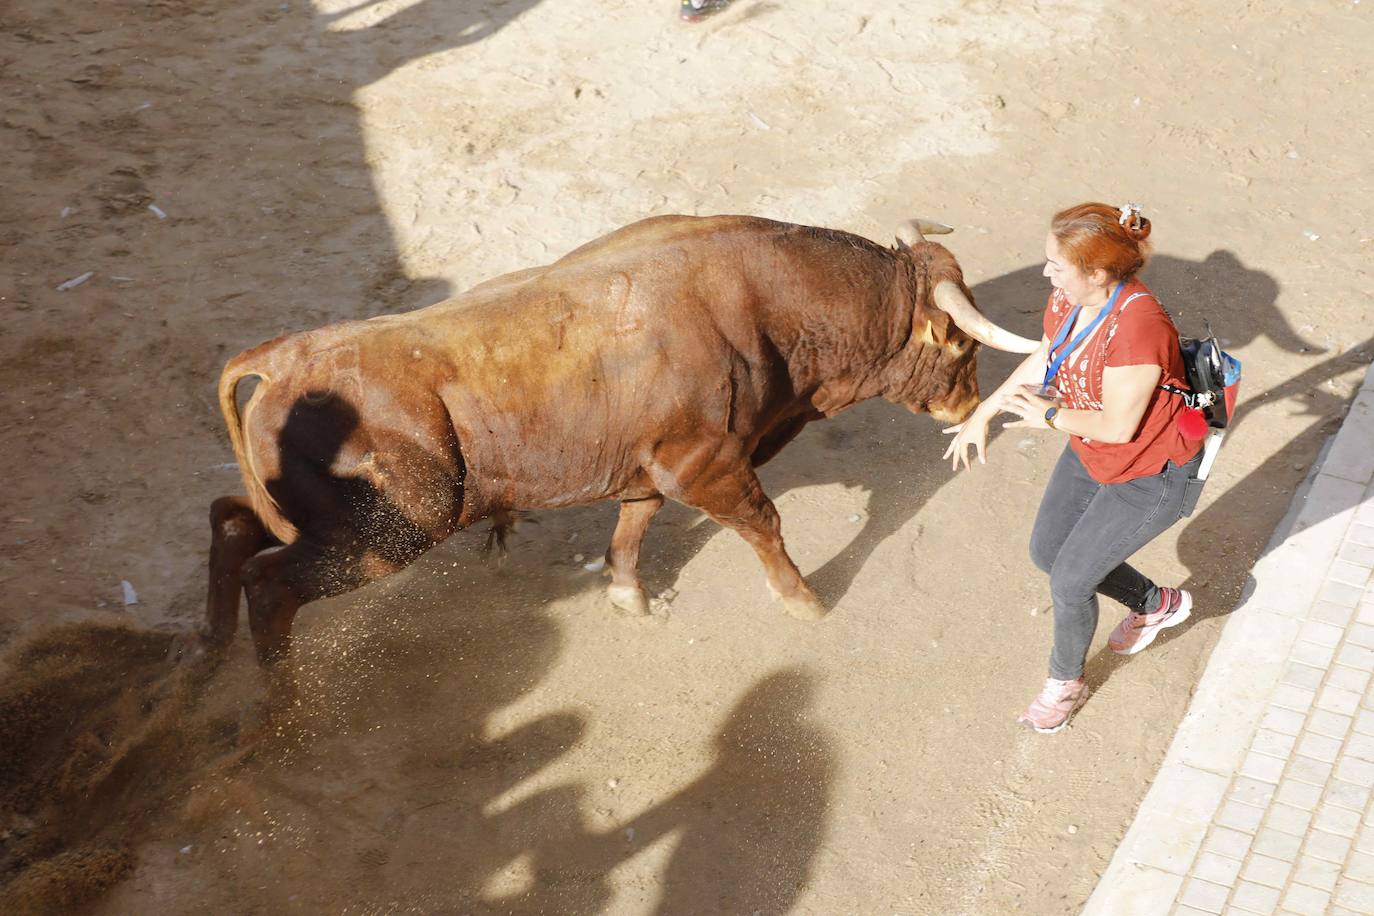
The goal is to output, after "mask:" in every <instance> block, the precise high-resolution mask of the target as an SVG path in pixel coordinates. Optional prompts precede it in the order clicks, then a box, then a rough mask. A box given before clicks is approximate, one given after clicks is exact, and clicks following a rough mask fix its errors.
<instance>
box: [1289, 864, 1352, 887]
mask: <svg viewBox="0 0 1374 916" xmlns="http://www.w3.org/2000/svg"><path fill="white" fill-rule="evenodd" d="M1340 876H1341V866H1340V865H1339V864H1338V863H1336V862H1327V861H1325V860H1324V859H1317V858H1313V857H1312V856H1308V855H1304V856H1303V857H1302V858H1301V859H1299V860H1298V867H1297V869H1296V870H1295V871H1294V872H1293V880H1294V881H1296V882H1298V883H1299V884H1306V885H1307V886H1308V887H1315V888H1318V889H1320V890H1324V891H1329V890H1331V889H1332V888H1334V887H1335V886H1336V880H1337V879H1338V878H1340Z"/></svg>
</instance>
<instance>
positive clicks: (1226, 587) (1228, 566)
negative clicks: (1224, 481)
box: [1084, 338, 1374, 689]
mask: <svg viewBox="0 0 1374 916" xmlns="http://www.w3.org/2000/svg"><path fill="white" fill-rule="evenodd" d="M1371 351H1374V338H1371V339H1369V340H1367V341H1365V342H1364V343H1363V344H1361V345H1359V346H1357V347H1354V348H1352V349H1350V350H1347V351H1346V352H1344V353H1342V354H1339V355H1337V356H1332V357H1329V358H1327V359H1324V360H1322V361H1321V362H1320V363H1318V364H1317V365H1315V366H1312V367H1311V368H1309V369H1306V370H1304V371H1303V372H1301V373H1299V374H1298V375H1296V376H1294V377H1293V378H1291V379H1289V380H1287V381H1285V382H1282V383H1280V384H1278V385H1275V386H1274V387H1272V388H1270V389H1268V390H1266V391H1262V392H1259V393H1257V394H1255V395H1254V396H1252V397H1248V398H1247V397H1245V396H1244V394H1243V388H1242V398H1241V401H1240V407H1239V408H1238V409H1237V411H1236V417H1235V420H1234V422H1233V423H1232V425H1231V428H1230V430H1229V431H1228V435H1229V434H1230V433H1233V432H1234V431H1235V430H1236V429H1237V428H1239V427H1241V426H1242V425H1244V424H1247V423H1252V422H1256V421H1254V420H1252V419H1250V413H1249V411H1248V410H1247V409H1246V408H1247V407H1249V408H1250V409H1251V410H1253V409H1255V408H1258V407H1260V406H1262V405H1274V404H1285V403H1289V402H1293V401H1296V406H1297V409H1296V410H1295V411H1294V415H1306V416H1310V417H1311V418H1312V422H1311V423H1310V424H1309V425H1308V426H1307V427H1306V428H1305V429H1303V430H1301V431H1300V432H1299V433H1298V434H1297V435H1295V436H1293V437H1292V438H1290V439H1289V440H1288V441H1287V442H1284V443H1283V444H1282V445H1281V446H1280V447H1279V449H1278V450H1277V451H1275V452H1274V453H1273V454H1272V455H1270V456H1269V457H1268V458H1266V459H1265V460H1264V462H1263V463H1262V464H1260V466H1259V467H1257V468H1255V469H1254V470H1253V471H1251V472H1250V473H1248V474H1246V475H1245V476H1244V477H1243V478H1241V479H1240V480H1238V481H1236V482H1235V483H1233V484H1231V485H1230V486H1229V487H1227V488H1226V490H1225V491H1224V492H1222V493H1221V494H1219V495H1218V496H1217V497H1216V498H1215V499H1214V500H1212V501H1211V502H1210V503H1208V504H1207V506H1206V508H1204V509H1203V510H1202V511H1201V512H1199V513H1197V514H1196V515H1195V516H1193V517H1191V518H1189V519H1184V521H1183V525H1184V526H1185V527H1184V528H1183V530H1182V532H1181V533H1180V534H1179V538H1178V554H1179V557H1180V559H1181V560H1182V561H1183V563H1184V565H1185V566H1187V567H1188V570H1189V573H1188V576H1187V578H1186V579H1185V580H1184V581H1183V582H1182V583H1181V584H1180V585H1179V587H1180V588H1186V589H1188V590H1189V591H1190V592H1192V593H1193V612H1192V618H1193V620H1202V619H1206V618H1209V617H1222V616H1225V615H1228V614H1230V613H1231V612H1232V611H1233V610H1235V608H1236V607H1237V606H1238V604H1239V603H1240V601H1241V600H1242V598H1243V597H1244V595H1245V594H1246V592H1247V591H1248V590H1249V589H1250V588H1252V587H1253V585H1254V580H1253V578H1252V576H1251V575H1250V571H1251V569H1253V568H1254V565H1255V563H1256V562H1258V561H1259V559H1260V558H1261V557H1263V556H1264V554H1265V553H1266V551H1267V548H1268V546H1269V544H1270V540H1271V537H1272V535H1273V531H1272V527H1271V526H1269V525H1255V524H1252V523H1251V522H1252V520H1254V519H1258V518H1265V517H1266V516H1269V517H1274V516H1275V513H1276V511H1278V512H1281V511H1283V509H1285V508H1286V507H1287V506H1288V504H1289V502H1290V501H1291V500H1292V498H1293V492H1292V491H1291V490H1290V489H1288V488H1286V487H1284V486H1282V485H1281V482H1282V481H1285V480H1288V479H1291V478H1292V476H1293V473H1294V471H1295V469H1299V468H1302V467H1304V466H1305V464H1306V462H1307V461H1309V460H1310V458H1311V456H1312V455H1313V454H1316V453H1317V452H1318V451H1319V450H1320V448H1321V443H1322V442H1323V441H1324V440H1325V439H1327V438H1328V437H1330V436H1331V435H1333V434H1334V433H1335V432H1336V431H1337V430H1339V428H1340V420H1339V417H1340V415H1341V412H1342V410H1343V409H1344V408H1345V407H1346V406H1347V399H1346V398H1344V397H1342V396H1341V395H1339V394H1337V393H1336V392H1334V391H1332V390H1331V388H1330V387H1329V386H1328V385H1327V383H1328V382H1330V381H1331V380H1333V379H1335V378H1337V377H1339V376H1341V375H1344V374H1346V373H1349V372H1352V371H1356V370H1359V369H1363V368H1364V367H1365V366H1366V365H1367V362H1368V358H1367V356H1365V355H1362V354H1368V353H1369V352H1371ZM1241 384H1242V386H1243V385H1244V379H1243V378H1242V381H1241ZM1225 461H1226V446H1225V445H1223V447H1222V451H1221V453H1220V456H1219V458H1218V466H1219V467H1224V465H1225ZM1211 485H1212V484H1210V483H1209V486H1211ZM1204 493H1205V491H1204ZM1349 508H1351V506H1350V505H1339V504H1336V505H1332V506H1330V511H1331V513H1332V514H1335V513H1339V512H1342V511H1344V510H1346V509H1349ZM1276 521H1277V519H1276ZM1313 521H1314V522H1315V521H1318V520H1317V519H1314V520H1313ZM1191 626H1192V623H1191V621H1190V622H1189V623H1188V624H1185V625H1183V626H1180V627H1174V628H1171V629H1168V630H1163V631H1161V632H1160V634H1159V636H1158V637H1157V638H1156V639H1155V641H1154V643H1153V644H1152V646H1151V649H1152V650H1154V649H1156V648H1157V647H1160V646H1165V645H1168V644H1169V643H1170V642H1172V641H1173V640H1175V639H1180V638H1187V637H1188V632H1189V630H1190V629H1191ZM1129 661H1130V659H1129V658H1127V657H1122V656H1119V655H1117V654H1116V653H1114V652H1112V651H1111V650H1109V649H1107V648H1105V647H1104V648H1103V649H1101V650H1100V651H1098V653H1097V654H1096V655H1094V656H1093V657H1092V658H1091V659H1089V661H1088V664H1087V666H1086V669H1085V672H1084V677H1085V678H1086V679H1087V681H1088V684H1089V686H1091V687H1093V688H1095V689H1096V688H1100V687H1101V686H1102V685H1103V684H1105V683H1106V682H1107V681H1108V680H1109V679H1110V678H1111V676H1112V674H1113V673H1114V672H1115V671H1116V670H1117V669H1118V668H1120V667H1121V666H1122V665H1123V664H1126V663H1129Z"/></svg>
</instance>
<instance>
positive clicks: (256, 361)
mask: <svg viewBox="0 0 1374 916" xmlns="http://www.w3.org/2000/svg"><path fill="white" fill-rule="evenodd" d="M275 343H276V341H273V342H272V343H267V344H263V345H262V346H259V347H254V348H253V349H251V350H245V351H244V352H242V353H240V354H239V355H238V356H235V357H234V358H233V359H231V360H229V362H228V363H226V364H225V366H224V371H223V372H222V373H220V377H219V409H220V412H221V413H222V414H223V415H224V425H225V426H226V427H228V429H229V441H230V443H232V445H233V447H234V457H235V458H236V459H238V464H239V473H240V474H241V475H242V476H243V485H244V487H245V488H246V489H247V490H248V500H249V502H250V503H251V504H252V506H253V511H254V512H256V513H257V516H258V518H259V520H261V521H262V523H263V525H264V526H265V527H266V528H267V530H268V531H270V532H272V534H273V535H275V536H276V538H277V539H278V540H279V541H281V542H282V543H283V544H290V543H291V542H292V541H294V540H296V537H297V536H298V534H299V532H297V530H296V526H295V525H293V524H291V523H290V522H289V521H287V519H286V516H284V515H283V514H282V511H281V506H279V505H277V502H276V500H274V499H273V498H272V496H271V494H269V493H268V492H267V488H266V487H265V486H263V483H262V478H261V477H260V476H259V474H258V471H257V467H256V465H255V463H254V461H253V451H252V449H251V448H249V447H248V443H247V442H246V440H245V438H244V432H243V427H244V424H243V421H242V418H241V417H240V416H239V405H238V387H239V382H241V381H242V380H243V379H245V378H248V377H249V376H254V375H255V376H257V377H258V378H259V379H260V381H259V383H258V390H257V391H255V392H254V393H253V397H252V399H251V400H250V401H249V403H248V405H247V409H246V410H245V413H247V412H251V411H252V409H253V402H255V401H257V400H258V398H259V397H260V396H261V395H262V394H264V393H265V392H266V390H267V388H268V386H270V385H271V384H272V376H271V374H270V372H269V368H268V365H269V363H270V360H269V359H268V358H267V357H268V356H269V355H270V353H271V351H272V350H273V349H275V347H274V344H275Z"/></svg>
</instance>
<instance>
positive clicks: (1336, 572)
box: [1326, 560, 1369, 588]
mask: <svg viewBox="0 0 1374 916" xmlns="http://www.w3.org/2000/svg"><path fill="white" fill-rule="evenodd" d="M1326 577H1327V580H1328V581H1331V582H1339V583H1341V584H1342V585H1354V586H1356V587H1357V588H1364V587H1365V586H1366V585H1368V584H1369V567H1368V566H1361V565H1359V564H1358V563H1351V562H1349V561H1347V560H1335V561H1333V562H1332V563H1331V569H1330V570H1329V571H1328V572H1327V574H1326Z"/></svg>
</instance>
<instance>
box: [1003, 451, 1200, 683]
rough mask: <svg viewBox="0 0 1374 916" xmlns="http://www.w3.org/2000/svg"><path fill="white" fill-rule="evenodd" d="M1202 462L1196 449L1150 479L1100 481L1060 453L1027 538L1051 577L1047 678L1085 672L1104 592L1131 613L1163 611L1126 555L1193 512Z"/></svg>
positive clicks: (1074, 457)
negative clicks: (1051, 634) (1051, 631)
mask: <svg viewBox="0 0 1374 916" xmlns="http://www.w3.org/2000/svg"><path fill="white" fill-rule="evenodd" d="M1201 461H1202V453H1201V452H1199V453H1198V454H1197V455H1196V456H1194V457H1193V459H1192V460H1191V461H1189V462H1188V463H1187V464H1184V465H1182V466H1180V465H1176V464H1174V463H1173V462H1172V461H1170V462H1168V463H1167V464H1166V465H1165V466H1164V469H1163V470H1162V471H1160V472H1159V473H1158V474H1155V475H1154V476H1152V477H1140V478H1137V479H1136V480H1128V481H1126V482H1125V483H1109V484H1102V483H1098V482H1097V481H1095V480H1093V479H1092V478H1091V477H1089V476H1088V472H1087V470H1086V469H1085V468H1084V467H1083V463H1082V462H1081V461H1079V460H1078V455H1077V454H1075V453H1074V450H1073V449H1072V448H1067V447H1066V448H1065V449H1064V454H1063V455H1061V456H1059V462H1058V463H1057V464H1056V465H1055V466H1054V472H1053V473H1052V474H1051V475H1050V482H1049V485H1048V486H1047V487H1046V488H1045V495H1044V497H1043V498H1042V499H1041V501H1040V511H1039V512H1038V513H1037V514H1036V516H1035V527H1034V529H1032V531H1031V540H1030V555H1031V560H1032V561H1033V562H1034V563H1035V565H1036V566H1038V567H1040V569H1042V570H1044V571H1045V572H1047V573H1049V574H1050V595H1051V596H1052V597H1053V598H1054V651H1053V652H1051V653H1050V677H1053V678H1059V679H1061V680H1073V679H1074V678H1077V677H1080V676H1081V675H1082V674H1083V663H1084V661H1085V660H1086V659H1087V657H1088V646H1089V645H1091V644H1092V639H1093V634H1094V633H1096V632H1097V596H1098V595H1099V594H1102V595H1106V596H1107V597H1108V598H1112V599H1115V600H1116V601H1119V602H1121V603H1122V604H1124V605H1125V606H1126V607H1128V608H1130V609H1131V610H1133V611H1142V612H1147V613H1148V612H1150V611H1155V610H1158V608H1159V589H1158V588H1157V587H1156V586H1155V584H1154V583H1153V582H1151V581H1150V580H1149V579H1147V578H1145V576H1143V575H1141V574H1140V573H1139V572H1138V571H1137V570H1136V569H1135V568H1133V567H1131V566H1130V565H1128V564H1127V563H1126V558H1127V557H1129V556H1131V554H1133V553H1135V552H1136V551H1137V550H1139V549H1140V548H1142V547H1144V546H1145V545H1146V544H1148V543H1150V541H1152V540H1154V539H1155V538H1156V537H1158V536H1159V535H1160V534H1162V533H1163V532H1164V531H1166V530H1167V529H1168V528H1169V527H1170V526H1171V525H1173V523H1174V522H1176V521H1178V520H1179V519H1180V518H1182V517H1183V516H1185V515H1189V514H1191V513H1192V511H1193V508H1194V507H1195V506H1196V505H1197V499H1198V495H1199V494H1200V493H1201V491H1202V483H1203V482H1202V481H1200V480H1197V479H1195V478H1194V475H1195V474H1196V473H1197V468H1198V464H1199V463H1201Z"/></svg>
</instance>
